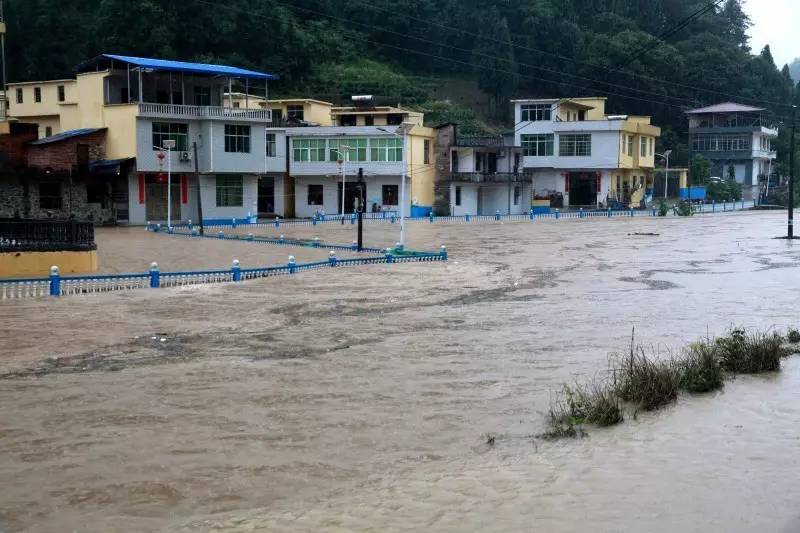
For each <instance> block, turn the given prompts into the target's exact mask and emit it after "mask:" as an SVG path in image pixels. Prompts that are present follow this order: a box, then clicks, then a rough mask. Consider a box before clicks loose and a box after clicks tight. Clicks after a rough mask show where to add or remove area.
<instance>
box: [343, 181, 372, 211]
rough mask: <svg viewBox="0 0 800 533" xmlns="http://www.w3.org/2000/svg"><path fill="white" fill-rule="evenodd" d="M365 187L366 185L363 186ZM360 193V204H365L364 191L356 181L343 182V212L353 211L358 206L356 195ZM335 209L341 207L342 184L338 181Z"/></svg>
mask: <svg viewBox="0 0 800 533" xmlns="http://www.w3.org/2000/svg"><path fill="white" fill-rule="evenodd" d="M364 188H366V186H365V187H364ZM359 193H361V205H362V206H363V205H365V204H366V200H367V199H366V191H364V190H361V186H359V184H358V183H345V193H344V212H345V214H349V213H355V212H356V208H357V206H358V196H359ZM337 201H338V204H337V209H336V210H337V211H341V209H342V184H341V183H339V195H338V198H337Z"/></svg>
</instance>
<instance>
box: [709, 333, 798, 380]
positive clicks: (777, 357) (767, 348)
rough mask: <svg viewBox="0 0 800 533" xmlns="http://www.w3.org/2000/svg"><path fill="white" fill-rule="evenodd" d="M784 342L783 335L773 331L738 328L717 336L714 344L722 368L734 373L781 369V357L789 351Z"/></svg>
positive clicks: (753, 372) (755, 372)
mask: <svg viewBox="0 0 800 533" xmlns="http://www.w3.org/2000/svg"><path fill="white" fill-rule="evenodd" d="M783 343H784V339H783V337H782V336H781V335H779V334H778V333H776V332H774V331H773V332H768V333H762V332H752V333H749V332H747V331H745V330H744V329H741V328H737V329H732V330H731V331H730V332H729V333H728V335H726V336H724V337H719V338H718V339H717V340H716V341H715V343H714V344H715V348H716V349H717V351H718V352H719V361H720V365H721V366H722V368H723V369H724V370H726V371H727V372H731V373H734V374H759V373H761V372H776V371H778V370H780V368H781V359H782V358H783V357H785V356H787V355H788V354H789V352H788V350H787V349H786V348H785V347H784V346H783Z"/></svg>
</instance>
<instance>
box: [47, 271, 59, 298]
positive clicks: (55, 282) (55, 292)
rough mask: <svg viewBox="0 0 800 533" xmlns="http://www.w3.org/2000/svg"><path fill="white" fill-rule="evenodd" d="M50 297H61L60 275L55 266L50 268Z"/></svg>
mask: <svg viewBox="0 0 800 533" xmlns="http://www.w3.org/2000/svg"><path fill="white" fill-rule="evenodd" d="M50 296H61V274H60V272H59V270H58V267H57V266H56V265H53V266H51V267H50Z"/></svg>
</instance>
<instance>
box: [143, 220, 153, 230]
mask: <svg viewBox="0 0 800 533" xmlns="http://www.w3.org/2000/svg"><path fill="white" fill-rule="evenodd" d="M144 230H145V231H152V230H153V228H152V227H150V221H149V220H148V221H147V223H145V225H144Z"/></svg>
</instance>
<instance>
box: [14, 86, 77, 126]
mask: <svg viewBox="0 0 800 533" xmlns="http://www.w3.org/2000/svg"><path fill="white" fill-rule="evenodd" d="M76 86H77V82H76V80H70V79H65V80H49V81H30V82H23V83H9V84H8V96H9V102H8V106H9V109H8V113H9V115H10V116H12V117H14V118H15V119H17V120H18V121H20V122H26V123H34V124H37V125H38V126H39V138H40V139H42V138H44V137H49V136H50V135H53V134H55V133H61V132H62V131H63V127H62V125H61V115H62V112H63V111H64V110H66V109H68V108H69V106H73V105H75V104H76V100H77V98H76V93H75V91H76Z"/></svg>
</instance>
